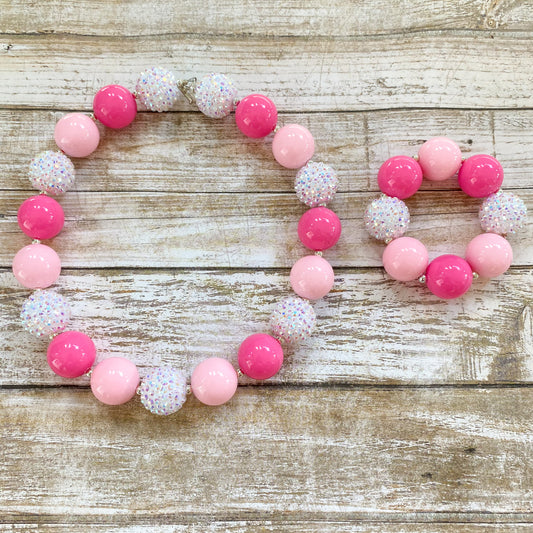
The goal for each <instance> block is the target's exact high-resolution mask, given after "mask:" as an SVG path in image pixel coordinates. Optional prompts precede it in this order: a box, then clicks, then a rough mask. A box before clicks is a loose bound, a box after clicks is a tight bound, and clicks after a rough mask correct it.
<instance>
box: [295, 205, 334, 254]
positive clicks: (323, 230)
mask: <svg viewBox="0 0 533 533" xmlns="http://www.w3.org/2000/svg"><path fill="white" fill-rule="evenodd" d="M340 236H341V221H340V220H339V217H338V216H337V215H336V214H335V213H334V212H333V211H332V210H331V209H328V208H327V207H313V208H312V209H309V210H308V211H306V212H305V213H304V214H303V215H302V216H301V218H300V221H299V222H298V237H299V238H300V240H301V241H302V244H303V245H304V246H307V248H310V249H311V250H315V251H321V250H327V249H328V248H331V247H332V246H334V245H335V244H337V241H338V240H339V237H340Z"/></svg>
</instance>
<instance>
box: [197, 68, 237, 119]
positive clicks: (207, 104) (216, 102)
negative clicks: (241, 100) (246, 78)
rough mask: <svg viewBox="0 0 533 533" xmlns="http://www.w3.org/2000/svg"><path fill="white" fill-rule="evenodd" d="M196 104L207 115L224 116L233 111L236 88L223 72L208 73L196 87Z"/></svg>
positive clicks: (213, 116) (212, 116)
mask: <svg viewBox="0 0 533 533" xmlns="http://www.w3.org/2000/svg"><path fill="white" fill-rule="evenodd" d="M195 97H196V105H197V106H198V109H199V110H200V111H201V112H202V113H203V114H204V115H207V116H208V117H211V118H224V117H226V116H227V115H229V114H230V113H231V112H232V111H233V107H234V105H235V104H234V102H235V99H236V98H237V88H236V87H235V85H233V82H232V81H231V80H230V79H229V78H228V77H227V76H224V74H208V75H207V76H204V77H203V78H202V79H201V80H200V82H199V83H198V86H197V87H196V93H195Z"/></svg>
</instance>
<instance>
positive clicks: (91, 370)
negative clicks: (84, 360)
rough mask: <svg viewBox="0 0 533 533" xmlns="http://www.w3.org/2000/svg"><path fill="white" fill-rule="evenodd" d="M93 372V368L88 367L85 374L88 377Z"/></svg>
mask: <svg viewBox="0 0 533 533" xmlns="http://www.w3.org/2000/svg"><path fill="white" fill-rule="evenodd" d="M92 374H93V369H92V368H89V370H88V371H87V372H85V375H86V376H87V377H88V378H90V377H91V376H92Z"/></svg>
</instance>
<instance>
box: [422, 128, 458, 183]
mask: <svg viewBox="0 0 533 533" xmlns="http://www.w3.org/2000/svg"><path fill="white" fill-rule="evenodd" d="M461 161H462V155H461V149H460V148H459V146H458V145H457V143H455V142H453V141H452V140H451V139H448V138H447V137H433V139H429V141H426V142H425V143H424V144H423V145H422V146H421V147H420V150H419V151H418V162H419V163H420V166H421V167H422V172H423V173H424V177H425V178H427V179H428V180H431V181H443V180H447V179H448V178H451V177H452V176H453V175H454V174H455V173H456V172H457V171H458V170H459V167H460V166H461Z"/></svg>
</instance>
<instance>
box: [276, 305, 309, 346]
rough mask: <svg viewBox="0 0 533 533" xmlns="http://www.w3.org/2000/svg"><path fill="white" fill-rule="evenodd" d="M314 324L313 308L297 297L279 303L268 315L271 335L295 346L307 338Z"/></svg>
mask: <svg viewBox="0 0 533 533" xmlns="http://www.w3.org/2000/svg"><path fill="white" fill-rule="evenodd" d="M315 322H316V315H315V310H314V309H313V306H312V305H311V304H310V303H309V302H308V301H307V300H304V299H302V298H298V297H297V296H289V297H288V298H285V300H282V301H281V302H279V303H278V304H277V305H276V307H275V308H274V311H273V312H272V315H270V329H271V330H272V335H273V336H274V337H277V338H278V339H280V340H282V341H284V342H286V343H287V344H296V343H298V342H301V341H303V340H304V339H306V338H307V337H309V335H311V332H312V331H313V328H314V327H315Z"/></svg>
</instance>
